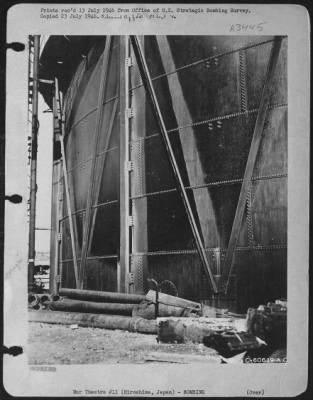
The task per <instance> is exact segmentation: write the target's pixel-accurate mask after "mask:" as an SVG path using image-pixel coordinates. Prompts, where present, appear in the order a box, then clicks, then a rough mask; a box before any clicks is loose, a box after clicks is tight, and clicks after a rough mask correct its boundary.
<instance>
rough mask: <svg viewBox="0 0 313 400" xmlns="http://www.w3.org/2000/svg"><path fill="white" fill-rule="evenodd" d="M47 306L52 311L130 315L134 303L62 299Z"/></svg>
mask: <svg viewBox="0 0 313 400" xmlns="http://www.w3.org/2000/svg"><path fill="white" fill-rule="evenodd" d="M48 307H49V309H50V310H53V311H70V312H85V313H94V314H117V315H132V312H133V309H134V307H135V304H126V303H99V302H95V301H86V300H73V299H62V300H58V301H52V302H50V303H49V305H48Z"/></svg>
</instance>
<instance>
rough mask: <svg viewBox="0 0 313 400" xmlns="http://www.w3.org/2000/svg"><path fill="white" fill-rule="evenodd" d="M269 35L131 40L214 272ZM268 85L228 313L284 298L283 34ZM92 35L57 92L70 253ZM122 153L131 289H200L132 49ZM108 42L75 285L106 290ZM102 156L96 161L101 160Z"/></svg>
mask: <svg viewBox="0 0 313 400" xmlns="http://www.w3.org/2000/svg"><path fill="white" fill-rule="evenodd" d="M272 41H273V37H269V36H260V37H258V36H253V37H252V36H240V37H233V36H232V37H223V36H218V37H214V36H207V37H205V36H201V37H198V36H197V37H196V36H188V37H183V36H157V37H155V36H146V37H144V38H141V42H142V45H143V46H144V52H145V56H146V59H147V64H148V68H149V71H150V74H151V77H152V81H153V85H154V88H155V91H156V94H157V98H158V101H159V105H160V108H161V112H162V115H163V118H164V120H165V124H166V128H167V130H168V133H169V137H170V140H171V143H172V146H173V150H174V153H175V157H176V160H177V163H178V166H179V169H180V172H181V174H182V177H183V181H184V185H185V187H186V188H187V192H188V196H189V199H190V203H191V207H192V210H193V213H194V215H195V218H196V222H197V226H198V229H199V232H200V234H201V237H202V241H203V244H204V247H205V249H206V253H207V256H208V259H209V262H210V265H211V266H212V268H213V272H214V274H215V275H216V276H219V275H221V274H223V261H224V257H225V253H226V249H227V246H228V241H229V237H230V232H231V228H232V224H233V219H234V214H235V210H236V205H237V200H238V196H239V192H240V187H241V182H242V178H243V173H244V169H245V164H246V161H247V156H248V152H249V149H250V143H251V139H252V133H253V128H254V124H255V120H256V116H257V113H258V107H259V103H260V97H261V91H262V88H263V85H264V81H265V75H266V70H267V64H268V61H269V57H270V51H271V46H272ZM282 43H283V45H282V48H281V51H280V55H279V61H278V65H277V68H276V71H275V77H274V88H273V94H272V98H271V101H270V107H269V109H268V112H267V116H266V122H265V126H264V131H263V134H262V141H261V146H260V149H259V152H258V156H257V162H256V166H255V170H254V174H253V179H252V184H251V191H250V194H249V196H248V199H247V206H246V212H245V216H244V221H243V224H242V228H241V233H240V238H239V242H238V246H237V248H236V251H235V255H234V270H233V274H234V279H233V281H232V285H231V292H230V297H232V296H234V297H236V299H237V305H238V308H237V310H242V311H245V309H246V307H247V306H251V305H257V304H259V303H261V302H264V301H266V300H274V299H275V298H277V297H284V296H286V281H287V59H286V58H287V38H284V39H283V42H282ZM104 47H105V38H103V42H101V41H97V43H96V45H95V46H94V47H93V48H92V50H91V51H90V53H89V54H88V56H87V58H86V59H84V60H83V61H82V62H81V64H80V66H79V67H78V69H77V71H76V74H75V76H74V77H73V80H72V83H71V85H70V88H69V90H68V92H67V95H66V129H67V132H68V133H67V137H66V151H67V158H68V169H69V178H70V182H71V185H72V193H73V196H72V200H73V205H72V207H73V210H74V214H75V221H76V223H75V231H76V237H77V249H78V257H80V251H81V245H82V232H83V222H84V214H85V211H84V210H85V208H86V194H87V190H88V189H87V188H88V183H89V181H90V173H91V171H90V164H91V163H90V160H91V157H92V154H91V151H92V146H93V141H94V140H95V137H94V132H95V121H96V113H97V99H98V92H99V81H100V75H101V65H102V63H101V61H102V57H103V51H104ZM132 61H133V65H132V67H131V68H130V94H131V96H130V98H131V102H130V103H131V107H132V108H133V117H132V118H131V121H130V144H129V154H130V159H131V160H132V161H133V167H132V168H133V169H132V171H131V174H130V204H131V210H132V214H133V217H134V218H133V227H132V244H131V246H130V260H131V270H132V271H133V272H134V275H135V282H134V283H133V284H132V285H133V288H134V289H133V290H134V291H144V290H145V289H146V288H147V285H146V278H147V277H151V278H155V279H157V280H159V281H162V280H164V279H169V280H171V281H172V282H174V284H175V285H176V286H177V288H178V292H179V295H180V296H183V297H186V298H189V299H192V300H201V299H209V298H210V296H211V292H210V286H209V283H208V281H207V278H206V276H205V274H204V270H203V267H202V265H201V262H200V258H199V256H198V254H197V250H196V247H195V243H194V240H193V237H192V232H191V229H190V227H189V224H188V219H187V216H186V212H185V210H184V207H183V204H182V201H181V198H180V196H179V193H178V191H177V187H176V185H175V181H174V178H173V175H172V171H171V168H170V163H169V161H168V158H167V155H166V152H165V149H164V147H163V144H162V141H161V137H160V134H159V132H158V129H157V127H156V124H155V121H154V118H153V115H152V112H151V109H150V107H149V105H148V103H147V101H146V95H145V90H144V87H143V85H142V81H141V78H140V74H139V71H138V68H137V65H136V62H135V61H134V56H133V55H132ZM119 63H120V60H119V41H118V38H113V44H112V52H111V57H110V61H109V65H110V67H109V73H108V86H107V89H106V93H105V99H104V103H103V116H102V128H101V129H102V133H101V135H102V136H101V137H102V139H101V145H100V146H99V149H98V150H97V153H98V154H97V168H96V174H98V175H101V176H102V177H101V185H100V189H99V194H98V193H95V194H94V198H93V205H94V207H93V213H92V221H94V225H93V233H92V236H93V238H92V240H91V247H90V250H89V253H88V257H87V267H86V268H87V274H86V278H87V280H86V285H87V286H86V288H87V289H94V290H116V288H117V259H118V253H119V250H118V249H119V193H118V192H119V173H120V172H119V135H120V132H119V113H116V115H115V117H114V122H113V125H112V131H111V132H110V137H111V139H110V142H109V146H108V147H107V148H106V138H107V136H108V134H109V132H108V126H109V125H110V120H111V118H112V114H113V113H114V107H115V101H117V98H118V93H119V91H118V87H119V75H118V73H119ZM101 160H102V161H101ZM66 215H67V212H66V209H64V216H65V217H64V218H63V220H62V228H63V233H64V234H63V245H62V260H61V263H62V266H63V268H62V274H63V277H62V282H63V286H64V287H73V286H74V282H75V280H74V273H73V267H72V260H71V258H72V254H71V247H70V242H69V233H68V230H69V228H68V220H67V217H66Z"/></svg>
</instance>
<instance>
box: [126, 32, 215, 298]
mask: <svg viewBox="0 0 313 400" xmlns="http://www.w3.org/2000/svg"><path fill="white" fill-rule="evenodd" d="M130 40H131V44H132V46H133V49H134V54H135V57H136V60H137V64H138V68H139V71H140V73H141V78H142V81H143V85H144V88H145V90H146V93H147V98H148V100H149V102H150V104H151V107H152V112H153V115H154V117H155V120H156V123H157V125H158V128H159V129H160V132H161V137H162V140H163V144H164V146H165V149H166V152H167V155H168V158H169V161H170V164H171V167H172V170H173V173H174V178H175V180H176V183H177V186H178V190H179V193H180V195H181V198H182V200H183V204H184V207H185V210H186V213H187V216H188V220H189V223H190V227H191V230H192V234H193V237H194V240H195V242H196V246H197V250H198V253H199V256H200V259H201V262H202V264H203V266H204V269H205V272H206V273H207V275H208V278H209V282H210V284H211V286H212V289H213V292H214V293H217V292H218V289H217V285H216V283H215V279H214V276H213V273H212V271H211V267H210V265H209V262H208V259H207V256H206V253H205V250H204V246H203V243H202V241H201V236H200V233H199V231H198V228H197V225H196V221H195V218H194V215H193V212H192V209H191V206H190V202H189V199H188V196H187V193H186V189H185V187H184V183H183V180H182V177H181V175H180V171H179V168H178V165H177V162H176V159H175V155H174V152H173V149H172V145H171V142H170V140H169V137H168V133H167V130H166V127H165V124H164V120H163V117H162V113H161V110H160V107H159V104H158V101H157V97H156V94H155V90H154V87H153V85H152V81H151V76H150V73H149V70H148V67H147V64H146V60H145V56H144V54H143V51H142V49H141V46H140V43H139V40H138V37H137V36H130Z"/></svg>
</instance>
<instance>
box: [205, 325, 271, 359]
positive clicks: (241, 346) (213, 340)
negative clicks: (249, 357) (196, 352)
mask: <svg viewBox="0 0 313 400" xmlns="http://www.w3.org/2000/svg"><path fill="white" fill-rule="evenodd" d="M203 343H204V344H205V346H207V347H210V348H213V349H215V350H216V351H217V352H218V353H219V354H220V355H221V356H223V357H226V358H229V357H232V356H234V355H235V354H239V353H242V352H244V351H247V350H255V349H259V348H260V347H262V346H264V343H265V342H264V341H259V340H257V338H256V337H255V336H254V335H251V334H250V333H247V332H236V331H232V332H219V333H213V334H210V335H208V336H205V337H204V338H203ZM265 345H266V344H265Z"/></svg>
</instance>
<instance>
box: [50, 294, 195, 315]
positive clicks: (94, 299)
mask: <svg viewBox="0 0 313 400" xmlns="http://www.w3.org/2000/svg"><path fill="white" fill-rule="evenodd" d="M59 294H60V295H61V296H65V298H63V299H62V300H59V301H52V302H50V304H49V306H48V308H49V309H50V310H53V311H71V312H84V313H95V314H116V315H129V316H130V315H132V316H133V317H142V318H145V319H154V318H155V317H156V311H155V310H156V306H157V316H159V317H168V316H176V317H179V316H188V315H190V314H191V313H192V314H193V315H194V313H196V314H197V313H199V312H200V310H201V305H200V304H199V303H195V302H192V301H190V300H186V299H182V298H179V297H175V296H170V295H167V294H164V293H158V296H157V295H156V292H155V291H153V290H150V291H149V292H148V293H147V295H139V294H128V293H116V292H100V291H94V290H78V289H61V290H60V291H59Z"/></svg>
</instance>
